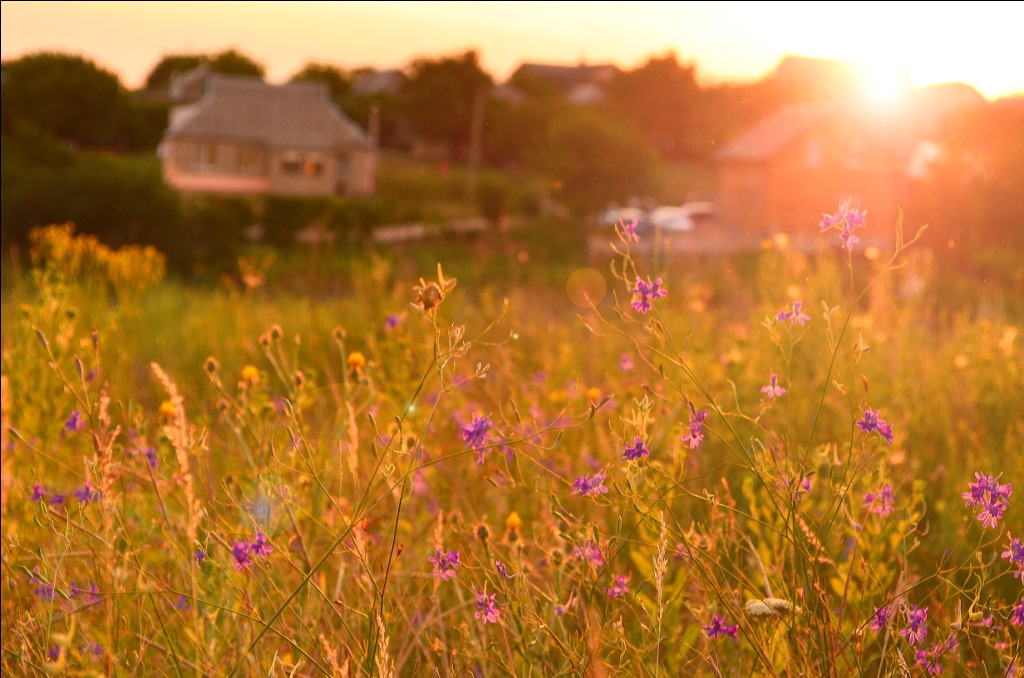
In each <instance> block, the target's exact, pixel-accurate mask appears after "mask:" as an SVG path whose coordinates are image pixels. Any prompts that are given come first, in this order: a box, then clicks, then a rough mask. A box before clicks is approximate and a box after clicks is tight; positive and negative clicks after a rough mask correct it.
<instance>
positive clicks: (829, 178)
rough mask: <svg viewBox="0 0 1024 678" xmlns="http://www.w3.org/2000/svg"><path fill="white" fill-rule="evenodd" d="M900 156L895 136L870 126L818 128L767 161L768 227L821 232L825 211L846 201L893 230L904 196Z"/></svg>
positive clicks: (766, 208)
mask: <svg viewBox="0 0 1024 678" xmlns="http://www.w3.org/2000/svg"><path fill="white" fill-rule="evenodd" d="M897 156H898V153H897V149H895V148H894V147H893V144H892V142H891V140H889V139H885V138H880V137H879V136H877V135H875V134H873V133H872V131H871V130H866V129H858V128H857V127H855V126H850V125H845V124H838V123H837V124H830V125H823V126H821V127H819V128H817V129H815V130H813V131H812V132H811V133H810V134H808V135H807V136H805V137H804V138H802V139H800V140H798V141H797V142H796V143H794V144H791V145H790V146H789V147H787V148H785V149H784V150H783V151H782V152H780V153H778V154H777V155H775V156H774V157H773V158H772V159H771V162H770V163H769V164H768V173H767V174H768V177H767V188H766V194H767V200H766V204H765V213H764V226H765V228H766V230H767V232H768V233H775V232H784V233H814V232H817V230H818V224H819V223H820V222H821V216H822V213H823V212H827V213H830V214H831V213H832V212H833V211H835V209H836V208H837V207H838V206H839V204H840V203H841V202H843V201H846V200H852V201H853V204H854V206H856V207H858V208H860V209H867V210H868V215H869V221H868V224H869V225H871V224H874V225H878V226H884V227H885V228H886V229H888V226H889V225H891V224H893V223H894V222H895V219H896V212H897V209H896V206H897V201H898V199H899V188H900V177H901V174H902V166H901V163H899V162H897V160H896V158H897ZM875 232H876V233H878V232H879V231H878V230H876V231H875ZM886 232H887V230H886Z"/></svg>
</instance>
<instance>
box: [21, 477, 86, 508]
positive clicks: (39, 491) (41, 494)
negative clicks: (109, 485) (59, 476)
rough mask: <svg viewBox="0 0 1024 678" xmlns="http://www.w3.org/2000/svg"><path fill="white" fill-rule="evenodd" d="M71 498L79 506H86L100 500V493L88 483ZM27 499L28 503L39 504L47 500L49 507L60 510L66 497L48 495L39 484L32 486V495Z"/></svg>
mask: <svg viewBox="0 0 1024 678" xmlns="http://www.w3.org/2000/svg"><path fill="white" fill-rule="evenodd" d="M71 496H73V497H74V498H75V499H77V500H78V502H79V503H80V504H88V503H89V502H92V501H96V500H98V499H99V498H100V493H99V490H97V489H96V488H94V487H93V486H92V485H90V484H89V483H86V484H85V485H83V486H82V487H80V488H78V489H77V490H75V491H74V492H73V493H72V495H71ZM28 498H29V501H32V502H40V501H43V500H44V499H47V500H48V501H49V503H50V506H54V507H57V508H60V507H61V506H63V505H64V502H65V501H67V498H68V495H66V494H50V493H49V492H47V491H46V490H45V489H43V486H42V485H40V484H39V483H35V484H33V485H32V493H31V494H29V495H28Z"/></svg>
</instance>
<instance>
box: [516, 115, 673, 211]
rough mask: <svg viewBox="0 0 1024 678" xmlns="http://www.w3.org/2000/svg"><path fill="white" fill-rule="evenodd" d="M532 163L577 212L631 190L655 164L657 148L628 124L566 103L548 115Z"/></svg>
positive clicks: (618, 196) (633, 191) (634, 190)
mask: <svg viewBox="0 0 1024 678" xmlns="http://www.w3.org/2000/svg"><path fill="white" fill-rule="evenodd" d="M532 155H533V157H532V159H533V163H534V164H535V165H536V166H537V167H538V168H539V169H541V170H543V171H544V172H546V173H547V174H548V175H549V176H550V177H551V178H552V179H553V180H555V181H556V182H557V183H558V184H560V185H561V190H562V198H563V200H564V201H565V203H566V204H567V205H568V206H569V207H570V208H571V209H573V210H574V211H575V212H577V213H578V214H584V213H586V212H588V211H590V210H595V209H598V208H599V207H601V206H602V205H605V204H607V203H608V202H609V201H613V200H623V199H625V198H628V197H630V196H632V195H633V194H634V193H635V192H636V191H637V190H638V188H639V187H640V186H642V184H643V182H644V175H645V174H646V173H647V172H648V171H650V170H652V169H653V168H654V167H656V166H657V164H658V163H659V161H660V159H659V158H658V154H657V152H656V151H655V150H654V149H653V148H651V145H650V144H649V143H648V142H647V140H646V139H645V138H644V135H643V134H641V133H640V132H638V131H637V130H636V129H635V128H633V127H631V126H630V125H628V124H626V123H624V122H622V121H620V120H617V119H615V118H612V117H610V116H608V115H607V114H603V113H601V112H599V111H594V110H590V109H582V108H574V109H568V110H566V111H565V112H564V113H562V114H561V115H559V116H558V117H556V118H555V119H553V120H552V121H551V122H550V123H549V125H548V129H547V135H546V138H545V141H544V143H543V144H542V145H541V147H540V148H538V149H537V150H536V151H535V152H534V153H533V154H532Z"/></svg>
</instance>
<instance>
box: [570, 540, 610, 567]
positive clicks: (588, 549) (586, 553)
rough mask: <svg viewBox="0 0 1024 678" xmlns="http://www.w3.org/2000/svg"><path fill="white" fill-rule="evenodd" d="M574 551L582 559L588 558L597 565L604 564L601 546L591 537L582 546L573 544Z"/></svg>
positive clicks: (587, 559) (588, 560)
mask: <svg viewBox="0 0 1024 678" xmlns="http://www.w3.org/2000/svg"><path fill="white" fill-rule="evenodd" d="M572 553H573V555H574V556H576V557H577V558H579V559H580V560H586V561H587V562H589V563H591V564H593V565H594V566H595V567H600V566H602V565H604V553H602V552H601V546H600V545H599V544H598V543H597V542H595V541H593V540H591V539H588V540H587V541H585V542H583V545H582V546H573V547H572Z"/></svg>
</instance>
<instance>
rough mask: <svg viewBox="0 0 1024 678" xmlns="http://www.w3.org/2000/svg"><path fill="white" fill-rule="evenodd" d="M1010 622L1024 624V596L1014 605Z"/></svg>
mask: <svg viewBox="0 0 1024 678" xmlns="http://www.w3.org/2000/svg"><path fill="white" fill-rule="evenodd" d="M1010 623H1011V624H1013V625H1014V626H1024V596H1021V597H1020V602H1019V603H1017V604H1016V605H1014V606H1013V614H1012V615H1010Z"/></svg>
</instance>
